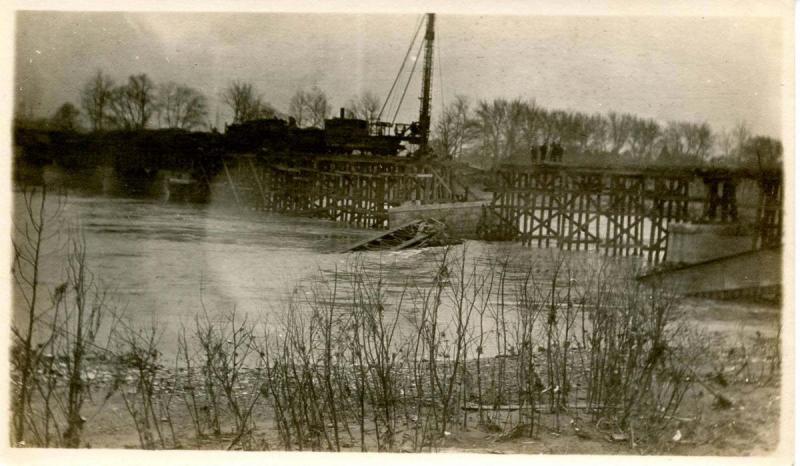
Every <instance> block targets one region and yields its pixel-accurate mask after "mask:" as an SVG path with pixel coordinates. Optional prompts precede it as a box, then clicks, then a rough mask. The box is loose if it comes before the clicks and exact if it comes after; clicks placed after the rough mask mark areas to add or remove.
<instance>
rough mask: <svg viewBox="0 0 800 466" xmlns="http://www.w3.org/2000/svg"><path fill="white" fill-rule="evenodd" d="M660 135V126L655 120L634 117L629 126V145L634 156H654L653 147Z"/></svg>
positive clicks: (647, 157)
mask: <svg viewBox="0 0 800 466" xmlns="http://www.w3.org/2000/svg"><path fill="white" fill-rule="evenodd" d="M660 136H661V127H660V126H659V125H658V123H657V122H656V121H655V120H652V119H648V120H644V119H641V118H635V119H634V121H633V124H632V126H631V133H630V146H631V152H633V155H634V156H636V157H640V158H643V159H653V158H655V155H656V154H655V147H656V142H657V141H658V138H659V137H660Z"/></svg>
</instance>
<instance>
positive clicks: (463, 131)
mask: <svg viewBox="0 0 800 466" xmlns="http://www.w3.org/2000/svg"><path fill="white" fill-rule="evenodd" d="M470 136H471V134H470V128H469V99H468V98H467V97H466V96H464V95H457V96H456V99H455V100H454V101H453V102H451V103H450V105H448V106H447V108H445V110H444V112H443V113H442V116H441V118H439V121H438V122H437V123H436V128H435V134H434V147H436V148H437V149H438V151H439V153H440V155H442V156H443V157H445V158H447V159H457V158H460V157H461V156H462V155H463V153H464V147H465V145H466V144H467V143H468V141H469V139H470Z"/></svg>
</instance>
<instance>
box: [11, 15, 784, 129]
mask: <svg viewBox="0 0 800 466" xmlns="http://www.w3.org/2000/svg"><path fill="white" fill-rule="evenodd" d="M418 19H419V16H418V15H406V14H402V15H345V14H275V13H237V14H234V13H163V12H154V13H120V12H115V13H82V12H20V13H18V16H17V22H16V26H17V31H16V37H17V42H16V59H15V64H16V74H15V77H16V85H17V92H18V95H21V96H27V97H29V98H31V97H33V98H35V100H36V102H37V103H38V104H37V105H36V112H37V113H38V114H39V115H40V116H44V115H49V114H51V113H52V112H53V111H54V110H55V109H56V108H57V107H58V106H59V105H60V104H61V103H63V102H65V101H71V102H73V103H75V104H76V105H77V104H79V89H80V88H81V87H82V85H83V83H84V82H85V81H86V80H87V79H88V78H89V77H90V76H91V75H92V74H93V73H94V72H95V71H96V70H97V69H98V68H99V69H102V70H103V71H105V72H106V73H108V74H110V75H111V76H112V77H113V78H114V79H115V80H116V81H117V82H122V81H124V80H125V79H126V78H127V76H128V75H130V74H133V73H142V72H144V73H147V74H148V75H150V77H151V78H152V79H153V80H154V81H155V82H157V83H158V82H164V81H168V80H172V81H176V82H178V83H184V84H187V85H190V86H192V87H195V88H197V89H198V90H200V91H202V92H203V93H205V94H206V96H207V97H208V98H209V100H210V109H211V119H212V121H214V115H215V113H216V111H217V110H219V112H220V120H221V123H224V122H225V121H226V120H228V119H230V115H229V112H228V110H227V109H226V108H225V107H224V105H223V104H222V103H221V101H220V99H219V94H220V93H221V91H222V90H223V89H224V88H225V86H226V85H227V84H228V83H229V82H230V81H232V80H234V79H239V80H244V81H250V82H252V83H253V84H254V85H255V87H257V88H258V90H259V91H260V92H261V93H262V94H263V95H264V98H265V99H266V100H267V101H269V102H270V103H271V104H272V105H274V106H275V107H276V108H278V109H279V110H285V109H286V108H287V107H288V102H289V99H290V97H291V96H292V94H293V93H294V92H295V91H296V90H297V89H300V88H309V87H311V86H312V85H317V86H319V87H320V88H321V89H323V90H324V91H325V92H326V93H327V94H328V96H329V101H330V103H331V104H332V106H333V108H334V111H335V110H336V109H338V107H340V106H344V105H345V104H346V103H347V100H348V99H349V98H351V97H352V96H354V95H356V94H358V93H359V92H361V91H362V90H370V91H372V92H374V93H375V94H376V95H378V96H380V97H381V99H383V98H384V97H385V96H386V94H387V92H388V90H389V88H390V86H391V84H392V81H393V80H394V77H395V75H396V73H397V70H398V68H399V66H400V62H401V60H402V58H403V56H404V54H405V51H406V49H407V47H408V44H409V42H410V39H411V36H412V35H413V33H414V29H415V26H416V24H417V21H418ZM436 34H437V46H436V49H435V54H434V63H435V74H434V83H433V89H434V97H433V99H434V102H433V109H434V119H435V118H436V116H437V114H438V113H439V111H440V110H441V108H442V102H443V101H444V103H445V104H446V103H448V102H450V101H451V100H452V99H453V96H454V95H456V94H465V95H467V96H469V97H470V98H471V99H472V100H473V102H474V101H475V100H477V99H491V98H495V97H505V98H515V97H521V98H523V99H536V101H537V102H538V103H539V104H541V105H544V106H546V107H548V108H551V109H554V108H560V109H570V110H580V111H584V112H589V113H592V112H598V111H599V112H603V113H605V112H606V111H608V110H616V111H620V112H629V113H634V114H637V115H639V116H642V117H650V118H655V119H657V120H659V121H662V122H663V121H668V120H688V121H693V122H702V121H707V122H708V123H709V124H711V126H712V128H713V129H714V130H719V129H721V128H731V127H733V126H734V125H736V123H737V122H739V121H746V122H747V123H748V124H749V125H750V127H751V128H752V129H753V131H754V132H756V133H759V134H765V135H769V136H773V137H780V136H781V132H782V127H781V123H782V119H783V115H784V113H783V112H784V111H787V109H785V108H783V107H782V101H781V99H782V97H781V96H782V88H781V87H782V85H789V86H791V83H782V81H781V79H782V76H783V71H784V70H782V60H783V56H784V55H783V54H784V51H783V50H782V46H783V44H782V37H783V32H782V31H781V22H780V21H779V20H778V19H771V18H748V17H711V18H703V17H685V16H684V17H643V16H639V17H630V16H628V17H620V16H616V17H613V16H598V17H589V16H532V15H525V16H464V15H462V16H458V15H437V20H436ZM419 71H420V69H419V68H417V74H420V73H419ZM20 89H21V90H20ZM419 92H420V85H419V81H418V79H417V80H415V81H413V82H412V84H411V87H409V91H408V95H407V97H406V103H405V105H404V108H403V110H402V111H401V113H400V116H399V118H398V120H399V121H405V122H408V121H411V120H412V119H416V115H417V112H418V100H417V97H418V96H419Z"/></svg>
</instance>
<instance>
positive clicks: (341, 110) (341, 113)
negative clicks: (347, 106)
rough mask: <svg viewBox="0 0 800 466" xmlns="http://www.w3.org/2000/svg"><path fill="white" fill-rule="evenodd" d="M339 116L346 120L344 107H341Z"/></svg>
mask: <svg viewBox="0 0 800 466" xmlns="http://www.w3.org/2000/svg"><path fill="white" fill-rule="evenodd" d="M339 118H341V119H342V120H344V107H339Z"/></svg>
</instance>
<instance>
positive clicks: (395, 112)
mask: <svg viewBox="0 0 800 466" xmlns="http://www.w3.org/2000/svg"><path fill="white" fill-rule="evenodd" d="M423 45H425V41H424V40H423V41H421V42H420V43H419V48H418V49H417V57H416V58H414V66H412V67H411V73H409V74H408V81H406V87H405V88H403V95H401V96H400V102H398V103H397V109H396V110H395V111H394V116H393V117H392V124H394V122H395V120H396V119H397V114H398V113H400V106H401V105H403V99H405V98H406V91H408V85H409V84H411V78H413V77H414V70H416V69H417V63H419V56H420V54H421V53H422V46H423Z"/></svg>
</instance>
